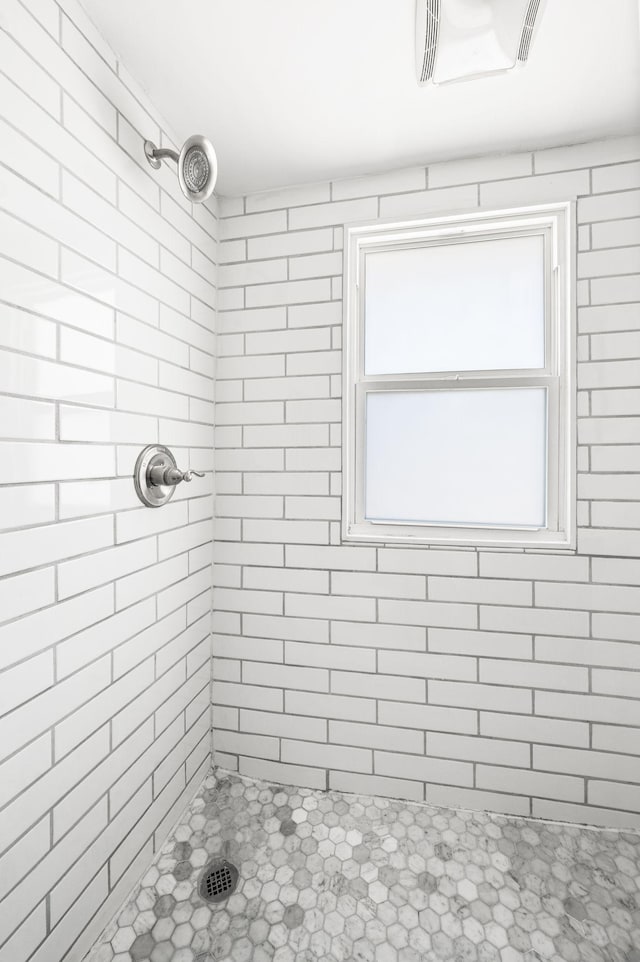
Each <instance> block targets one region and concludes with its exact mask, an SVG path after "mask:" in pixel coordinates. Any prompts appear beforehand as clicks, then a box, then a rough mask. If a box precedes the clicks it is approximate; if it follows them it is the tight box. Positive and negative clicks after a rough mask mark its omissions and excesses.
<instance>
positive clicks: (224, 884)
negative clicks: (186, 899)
mask: <svg viewBox="0 0 640 962" xmlns="http://www.w3.org/2000/svg"><path fill="white" fill-rule="evenodd" d="M237 884H238V869H237V868H236V867H235V865H233V863H232V862H227V860H226V859H225V858H219V859H216V860H215V861H214V862H209V864H208V865H205V867H204V871H203V872H202V875H201V876H200V881H199V882H198V894H199V896H200V898H201V899H204V901H205V902H224V900H225V899H227V898H229V896H230V895H231V894H232V893H233V892H235V890H236V885H237Z"/></svg>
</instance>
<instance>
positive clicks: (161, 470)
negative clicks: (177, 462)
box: [148, 464, 204, 486]
mask: <svg viewBox="0 0 640 962" xmlns="http://www.w3.org/2000/svg"><path fill="white" fill-rule="evenodd" d="M148 473H149V482H150V484H153V485H156V486H158V485H163V484H180V482H181V481H192V480H193V476H194V475H197V477H199V478H204V471H191V470H189V471H181V470H180V468H176V467H174V466H173V465H171V464H154V466H153V467H152V468H150V469H149V472H148Z"/></svg>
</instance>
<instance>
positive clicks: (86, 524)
mask: <svg viewBox="0 0 640 962" xmlns="http://www.w3.org/2000/svg"><path fill="white" fill-rule="evenodd" d="M111 544H113V525H112V523H111V519H110V518H108V517H105V518H90V519H87V520H84V521H67V522H64V523H63V524H57V525H42V526H40V527H37V528H27V529H23V530H20V531H12V532H9V533H7V534H0V551H1V552H2V559H3V560H2V561H0V574H10V573H11V572H13V571H20V570H23V569H26V568H35V567H36V565H43V564H48V563H49V562H51V561H59V560H62V559H63V558H69V557H73V556H74V555H79V554H82V553H83V552H86V551H95V550H97V549H98V548H105V547H107V546H108V545H111Z"/></svg>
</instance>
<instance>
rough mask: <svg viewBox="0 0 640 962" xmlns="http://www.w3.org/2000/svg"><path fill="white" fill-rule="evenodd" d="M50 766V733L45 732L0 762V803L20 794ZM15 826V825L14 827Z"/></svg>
mask: <svg viewBox="0 0 640 962" xmlns="http://www.w3.org/2000/svg"><path fill="white" fill-rule="evenodd" d="M50 766H51V735H50V733H49V732H46V733H45V734H44V735H41V736H40V738H37V739H36V740H35V741H32V742H31V743H30V744H29V745H27V747H26V748H24V749H23V750H22V751H21V752H18V753H17V754H16V755H12V756H11V758H8V759H7V760H6V761H3V762H2V763H1V764H0V804H1V805H2V806H4V805H5V804H6V803H7V802H8V801H10V800H11V799H12V798H15V797H16V796H21V795H22V793H23V792H24V790H25V789H26V787H27V785H30V784H31V782H33V781H35V780H36V779H37V778H39V777H40V776H41V775H43V774H44V772H46V771H47V769H48V768H50ZM14 828H15V827H14Z"/></svg>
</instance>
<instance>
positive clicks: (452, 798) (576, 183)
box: [214, 137, 640, 826]
mask: <svg viewBox="0 0 640 962" xmlns="http://www.w3.org/2000/svg"><path fill="white" fill-rule="evenodd" d="M639 188H640V139H639V138H637V137H633V138H623V139H619V140H611V141H607V142H602V143H592V144H584V145H579V146H570V147H566V148H560V149H550V150H541V151H536V152H534V153H519V154H513V155H510V156H495V157H483V158H479V159H472V160H461V161H455V162H452V163H438V164H434V165H431V166H429V167H428V169H425V168H424V167H415V168H412V169H410V170H400V171H394V172H392V173H389V174H386V175H382V176H372V177H364V178H359V179H357V180H350V181H336V182H333V183H320V184H315V185H312V186H309V187H302V188H294V189H290V190H285V191H279V192H272V193H263V194H258V195H254V196H249V197H245V198H238V199H230V200H225V201H223V202H222V204H223V206H222V209H221V217H222V218H223V219H222V220H221V224H220V230H221V238H222V243H221V245H220V257H221V264H222V265H223V266H221V267H220V268H219V282H220V288H221V290H220V294H219V297H220V300H219V307H220V309H221V313H220V314H219V332H220V335H219V338H218V345H219V354H220V357H219V360H218V368H217V378H218V381H217V389H216V390H217V400H218V402H219V403H218V404H217V418H216V420H217V429H216V431H217V436H216V468H217V472H218V473H217V480H216V516H217V528H216V531H217V535H216V542H217V543H216V546H215V559H216V562H217V564H216V567H215V569H214V570H215V575H214V577H215V584H216V586H217V587H216V590H215V598H214V626H215V634H214V656H215V658H214V706H215V707H214V733H215V737H214V743H215V746H216V748H217V759H218V761H219V762H220V763H221V764H223V765H225V766H226V767H228V768H236V767H237V768H238V769H239V771H240V772H242V773H245V774H247V775H254V776H260V777H265V778H268V779H274V780H281V781H284V782H292V783H294V784H301V785H307V786H313V787H320V788H324V787H326V786H328V787H332V788H336V789H341V790H344V791H357V792H375V793H380V794H384V795H398V796H402V797H405V798H410V799H423V798H426V799H427V800H428V801H431V802H434V803H437V804H444V805H449V804H451V805H455V806H464V807H469V808H480V809H493V810H497V811H503V812H514V813H519V814H524V815H527V814H533V815H537V816H542V817H550V818H558V819H570V820H576V821H579V822H582V821H589V822H596V823H598V824H605V825H635V826H638V825H640V757H639V755H640V700H639V699H638V694H639V693H640V443H639V439H640V362H639V361H638V357H639V356H640V304H639V303H638V302H639V301H640V189H639ZM575 198H577V200H578V202H577V215H578V222H579V226H578V238H577V246H578V250H579V253H578V264H577V270H578V282H577V303H578V306H579V307H578V325H579V338H578V348H577V353H578V358H579V373H578V385H579V396H578V414H579V423H578V438H579V452H578V471H579V477H578V498H579V504H578V516H579V533H578V550H577V552H565V553H550V552H545V551H526V552H523V551H506V550H503V551H500V550H482V551H476V550H473V549H464V548H463V549H459V550H447V549H439V548H429V547H415V548H406V547H397V546H389V547H384V546H383V547H375V546H370V545H362V546H359V545H353V544H350V545H343V544H341V538H340V510H341V503H340V491H341V475H340V461H341V449H340V443H341V437H340V431H341V424H340V420H341V402H340V395H341V377H340V371H341V351H340V344H341V320H342V304H341V296H342V290H341V284H342V242H343V237H342V234H343V231H342V225H343V224H344V223H346V222H349V221H363V220H365V221H366V220H375V219H376V218H377V217H383V218H384V217H403V216H405V215H406V216H408V217H411V216H412V215H417V214H425V213H427V214H428V213H430V212H433V213H436V212H445V213H448V212H453V211H459V210H469V209H473V208H476V207H478V206H479V205H482V206H485V207H489V208H508V207H512V206H520V205H528V204H536V203H542V202H546V201H556V200H563V201H564V200H570V199H575ZM222 288H224V289H222Z"/></svg>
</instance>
